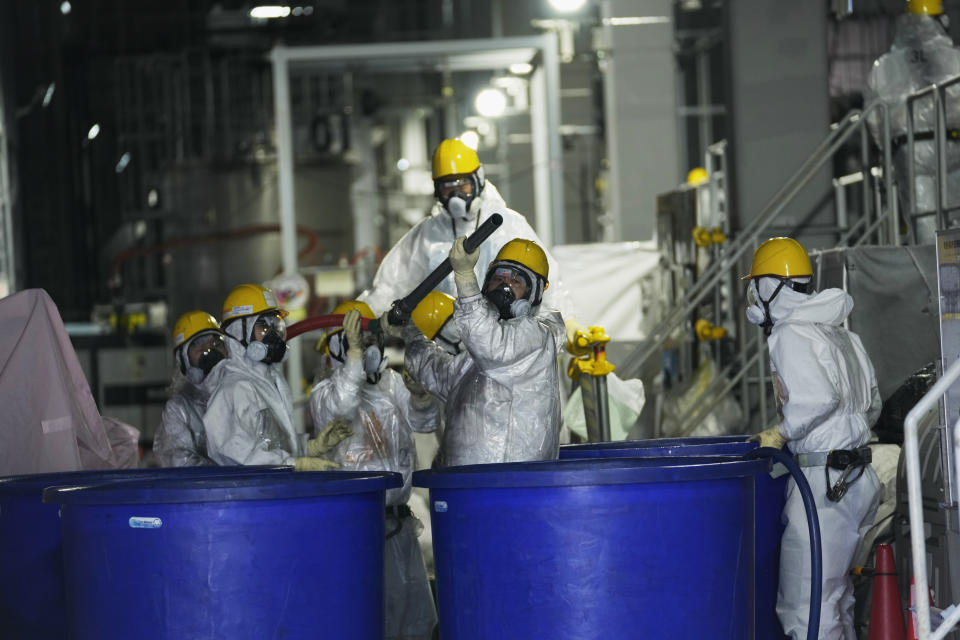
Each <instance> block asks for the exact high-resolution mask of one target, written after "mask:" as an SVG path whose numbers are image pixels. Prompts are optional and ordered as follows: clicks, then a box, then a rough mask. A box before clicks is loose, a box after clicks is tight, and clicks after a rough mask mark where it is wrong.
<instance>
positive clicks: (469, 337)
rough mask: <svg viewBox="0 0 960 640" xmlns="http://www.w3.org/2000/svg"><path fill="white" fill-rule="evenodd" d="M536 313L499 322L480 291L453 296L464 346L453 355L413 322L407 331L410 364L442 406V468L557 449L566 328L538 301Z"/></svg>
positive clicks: (543, 455)
mask: <svg viewBox="0 0 960 640" xmlns="http://www.w3.org/2000/svg"><path fill="white" fill-rule="evenodd" d="M481 260H482V258H481ZM551 285H552V281H551ZM552 288H553V287H552V286H551V287H550V289H552ZM550 289H547V290H548V291H549V290H550ZM533 311H534V313H535V315H527V316H521V317H519V318H511V319H509V320H500V316H499V313H498V312H497V310H496V309H495V308H494V306H493V305H492V304H491V303H489V302H488V301H487V300H486V298H484V297H483V296H482V295H481V294H477V295H473V296H468V297H465V298H457V300H456V302H455V303H454V312H453V319H454V321H455V322H456V323H457V329H458V330H459V332H460V338H461V340H462V346H463V348H464V351H462V352H461V353H459V354H458V355H456V356H452V355H450V354H449V353H446V352H445V351H443V350H442V349H441V348H440V347H438V346H437V345H435V344H434V343H433V342H431V341H429V340H427V339H426V337H424V335H423V334H422V333H420V331H419V330H418V329H417V328H416V327H415V326H414V325H413V323H408V324H407V326H406V328H405V329H404V339H405V341H406V344H407V346H406V354H405V365H406V368H407V370H408V371H409V372H410V375H412V376H413V377H414V379H415V380H417V381H419V382H420V383H421V384H422V385H423V386H424V387H425V388H426V389H427V390H428V391H429V392H430V393H432V394H434V395H435V396H437V397H438V398H440V399H441V400H442V401H443V402H444V405H445V414H446V420H445V428H444V432H443V443H442V445H441V448H440V458H441V464H442V465H443V466H446V467H449V466H457V465H465V464H483V463H492V462H519V461H525V460H553V459H556V458H557V456H558V455H559V447H560V444H559V434H560V408H561V402H560V386H559V377H558V376H559V374H558V367H557V355H558V354H559V352H560V350H561V349H563V348H564V346H565V344H566V333H565V331H564V326H563V320H561V318H560V314H558V313H557V312H555V311H552V310H548V309H543V308H542V307H534V309H533Z"/></svg>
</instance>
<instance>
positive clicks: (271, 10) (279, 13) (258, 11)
mask: <svg viewBox="0 0 960 640" xmlns="http://www.w3.org/2000/svg"><path fill="white" fill-rule="evenodd" d="M289 15H290V7H285V6H281V5H276V4H265V5H261V6H259V7H254V8H253V9H250V17H251V18H257V19H259V20H267V19H269V18H286V17H287V16H289Z"/></svg>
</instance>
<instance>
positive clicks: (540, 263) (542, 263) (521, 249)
mask: <svg viewBox="0 0 960 640" xmlns="http://www.w3.org/2000/svg"><path fill="white" fill-rule="evenodd" d="M504 260H505V261H508V262H516V263H517V264H522V265H523V266H525V267H526V268H527V269H530V271H533V272H534V273H535V274H537V275H538V276H540V277H541V278H543V280H544V282H546V281H547V280H548V279H549V278H548V276H549V275H550V263H549V262H548V261H547V254H546V252H545V251H544V250H543V249H541V248H540V245H538V244H537V243H536V242H534V241H533V240H524V239H522V238H514V239H513V240H511V241H510V242H508V243H507V244H505V245H503V247H501V248H500V251H499V252H498V253H497V257H496V258H494V260H493V262H494V263H497V262H501V261H504Z"/></svg>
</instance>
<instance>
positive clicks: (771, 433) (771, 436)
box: [750, 427, 787, 449]
mask: <svg viewBox="0 0 960 640" xmlns="http://www.w3.org/2000/svg"><path fill="white" fill-rule="evenodd" d="M750 442H759V443H760V446H761V447H771V448H773V449H783V445H785V444H787V441H786V440H785V439H784V438H783V436H782V435H780V428H779V427H770V428H769V429H764V430H763V431H761V432H760V433H758V434H757V435H755V436H752V437H751V438H750Z"/></svg>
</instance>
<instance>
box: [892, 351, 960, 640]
mask: <svg viewBox="0 0 960 640" xmlns="http://www.w3.org/2000/svg"><path fill="white" fill-rule="evenodd" d="M957 380H960V359H958V360H956V361H955V362H954V363H953V364H951V365H950V367H949V368H948V369H947V370H946V371H944V372H943V375H942V376H941V377H940V379H939V380H937V383H936V384H934V385H933V387H932V388H931V389H930V391H928V392H927V393H926V394H925V395H924V396H923V397H922V398H920V402H918V403H917V404H916V405H914V407H913V409H911V410H910V413H908V414H907V418H906V420H904V422H903V456H904V462H905V463H906V467H907V501H908V506H909V514H910V548H911V551H912V559H913V579H914V584H915V588H916V594H917V596H916V598H915V599H914V605H915V606H916V607H917V631H918V633H919V640H940V639H941V638H943V637H944V636H945V635H946V634H947V633H949V632H950V630H951V629H952V628H953V626H954V625H955V624H956V623H957V621H958V620H960V607H958V608H957V611H955V612H954V613H953V614H952V615H951V616H950V617H949V618H947V619H946V620H945V621H944V622H943V624H941V625H940V626H939V627H938V628H937V629H936V631H935V632H933V633H932V634H931V631H930V600H929V599H928V597H927V593H929V586H928V582H927V544H926V540H925V537H926V534H925V531H924V527H923V493H922V490H921V487H920V449H919V428H920V427H919V425H920V419H921V418H922V417H923V416H924V415H926V413H927V412H928V411H929V410H930V409H932V408H933V407H934V406H936V405H937V403H938V402H939V401H940V398H941V397H943V396H944V395H946V393H947V391H949V390H950V387H951V386H952V385H953V383H954V382H956V381H957ZM958 434H960V420H958V421H957V425H956V426H955V427H954V438H955V439H954V447H955V450H956V451H957V455H960V443H958V440H957V439H956V438H957V435H958ZM944 473H949V470H944Z"/></svg>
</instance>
